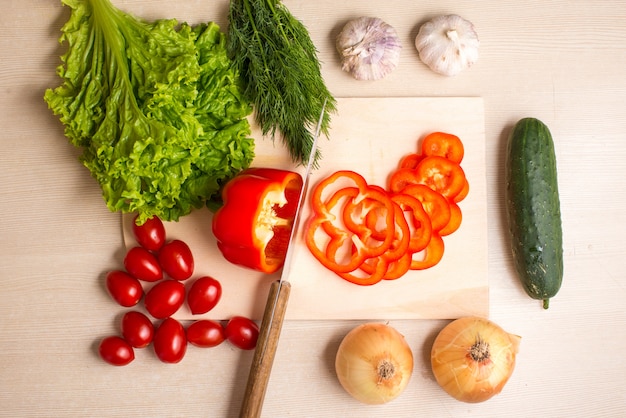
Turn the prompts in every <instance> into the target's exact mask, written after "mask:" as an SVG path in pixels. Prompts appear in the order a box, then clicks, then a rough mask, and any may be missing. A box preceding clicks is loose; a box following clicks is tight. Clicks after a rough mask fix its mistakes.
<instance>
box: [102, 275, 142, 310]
mask: <svg viewBox="0 0 626 418" xmlns="http://www.w3.org/2000/svg"><path fill="white" fill-rule="evenodd" d="M106 288H107V292H108V293H109V295H110V296H111V297H112V298H113V300H115V301H116V302H117V303H119V304H120V305H122V306H124V307H127V308H128V307H130V306H135V305H136V304H137V303H139V301H140V300H141V297H142V296H143V287H141V283H139V280H137V279H135V278H134V277H133V276H131V275H130V274H127V273H126V272H123V271H120V270H115V271H111V272H109V273H108V274H107V277H106Z"/></svg>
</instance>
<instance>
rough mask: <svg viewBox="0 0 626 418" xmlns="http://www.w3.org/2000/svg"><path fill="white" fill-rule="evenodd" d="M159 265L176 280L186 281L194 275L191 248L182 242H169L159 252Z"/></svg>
mask: <svg viewBox="0 0 626 418" xmlns="http://www.w3.org/2000/svg"><path fill="white" fill-rule="evenodd" d="M159 263H161V267H162V268H163V270H164V271H165V272H166V273H167V274H168V275H169V276H170V277H171V278H172V279H175V280H186V279H188V278H190V277H191V275H192V274H193V268H194V262H193V255H192V254H191V250H190V249H189V246H188V245H187V244H185V243H184V242H183V241H180V240H177V239H175V240H173V241H170V242H168V243H167V244H165V245H164V246H163V248H161V250H160V251H159Z"/></svg>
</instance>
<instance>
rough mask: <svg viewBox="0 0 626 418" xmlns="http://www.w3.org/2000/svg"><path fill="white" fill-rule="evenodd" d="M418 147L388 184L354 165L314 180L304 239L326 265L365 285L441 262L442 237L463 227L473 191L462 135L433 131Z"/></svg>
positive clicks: (398, 276)
mask: <svg viewBox="0 0 626 418" xmlns="http://www.w3.org/2000/svg"><path fill="white" fill-rule="evenodd" d="M418 149H420V151H421V152H418V153H412V154H409V155H407V156H405V157H404V158H403V159H402V160H401V161H400V162H399V164H398V167H397V168H396V169H395V170H394V171H393V172H392V173H391V176H390V177H389V181H388V185H387V188H386V189H385V188H383V187H380V186H377V185H371V184H368V183H367V181H366V180H365V179H364V178H363V176H361V175H360V174H358V173H356V172H354V171H349V170H340V171H336V172H334V173H333V174H331V175H330V176H328V177H326V178H324V179H323V180H321V181H320V182H319V183H318V184H317V185H316V186H315V187H314V189H313V190H312V191H311V198H310V199H311V208H312V211H313V213H312V216H311V219H310V220H309V227H308V228H307V232H306V235H305V241H306V245H307V247H308V248H309V250H310V251H311V253H312V255H313V256H314V257H315V258H316V259H317V260H318V261H319V262H320V263H321V264H322V265H324V266H325V267H326V268H327V269H329V270H331V271H333V272H334V273H336V274H337V275H339V276H340V277H342V278H343V279H345V280H347V281H349V282H351V283H355V284H358V285H364V286H367V285H373V284H375V283H378V282H380V281H381V280H394V279H398V278H400V277H402V276H403V275H404V274H405V273H406V272H408V271H409V270H423V269H427V268H430V267H433V266H435V265H436V264H438V263H439V261H440V260H441V259H442V257H443V253H444V241H443V238H442V237H444V236H446V235H450V234H452V233H453V232H454V231H456V230H457V229H458V228H459V227H460V225H461V220H462V212H461V209H460V207H459V205H458V203H459V202H460V201H462V200H463V199H464V198H465V197H466V196H467V194H468V193H469V182H468V181H467V178H466V176H465V172H464V171H463V169H462V168H461V161H462V160H463V155H464V147H463V144H462V142H461V140H460V138H459V137H457V136H455V135H452V134H448V133H444V132H434V133H431V134H429V135H427V136H426V137H425V138H424V139H423V141H422V145H421V147H419V146H418Z"/></svg>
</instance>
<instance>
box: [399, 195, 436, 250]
mask: <svg viewBox="0 0 626 418" xmlns="http://www.w3.org/2000/svg"><path fill="white" fill-rule="evenodd" d="M391 200H392V201H393V202H395V203H396V204H397V205H398V206H399V207H400V209H401V211H402V215H403V219H404V220H405V223H406V224H407V226H408V235H409V236H410V238H409V244H408V248H407V251H408V252H411V253H414V252H418V251H422V250H423V249H424V248H426V246H427V245H428V243H429V242H430V237H431V235H432V230H433V228H432V223H431V220H430V217H429V216H428V213H426V211H425V210H424V207H423V206H422V202H421V201H420V200H418V199H416V198H415V197H413V196H411V195H409V194H404V193H397V194H394V195H392V196H391ZM405 214H406V215H405ZM405 216H408V219H406V218H405Z"/></svg>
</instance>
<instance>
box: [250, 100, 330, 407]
mask: <svg viewBox="0 0 626 418" xmlns="http://www.w3.org/2000/svg"><path fill="white" fill-rule="evenodd" d="M325 109H326V101H324V105H323V106H322V112H321V114H320V118H319V120H318V121H317V126H316V128H315V133H314V136H313V143H312V145H311V152H310V154H309V160H308V162H307V166H306V171H305V173H304V178H303V184H302V189H301V190H300V196H299V197H298V206H297V208H296V212H295V215H294V218H293V225H292V227H291V233H290V237H289V241H288V244H287V252H286V254H285V262H284V264H283V270H282V272H281V275H280V279H279V280H276V281H274V282H273V283H272V284H271V286H270V290H269V294H268V297H267V302H266V304H265V311H264V312H263V319H262V321H261V328H260V331H259V338H258V340H257V345H256V349H255V351H254V357H253V358H252V366H251V367H250V374H249V375H248V382H247V384H246V391H245V394H244V398H243V403H242V405H241V411H240V413H239V417H240V418H258V417H260V416H261V409H262V408H263V400H264V399H265V391H266V389H267V383H268V381H269V377H270V372H271V370H272V365H273V363H274V356H275V354H276V348H277V346H278V338H279V336H280V331H281V329H282V325H283V319H284V318H285V312H286V310H287V301H288V299H289V293H290V291H291V284H290V283H289V281H288V280H287V276H288V275H289V272H290V270H291V262H292V258H293V250H294V248H293V247H294V246H293V241H294V238H295V236H296V234H297V233H298V227H299V225H300V212H301V209H302V205H303V203H304V200H305V198H306V193H307V190H308V186H309V177H310V175H311V171H312V169H313V165H314V161H315V153H316V151H317V140H318V139H319V136H320V130H321V127H322V121H323V119H324V111H325Z"/></svg>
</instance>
